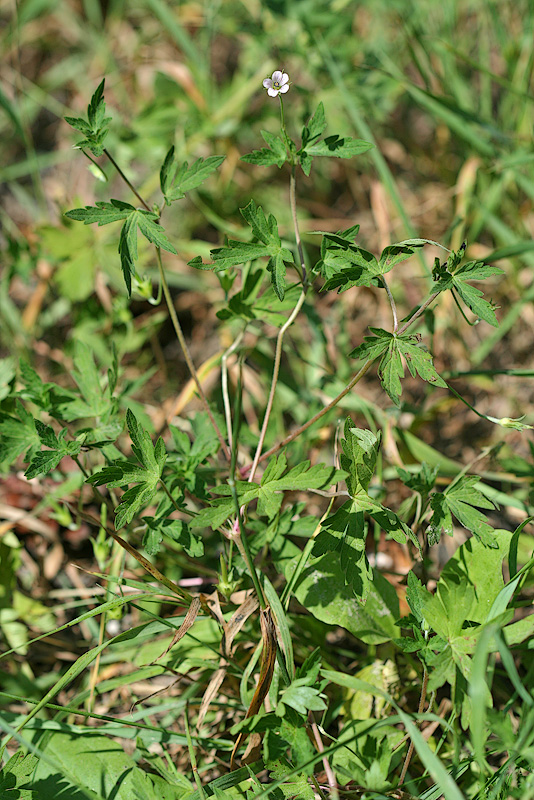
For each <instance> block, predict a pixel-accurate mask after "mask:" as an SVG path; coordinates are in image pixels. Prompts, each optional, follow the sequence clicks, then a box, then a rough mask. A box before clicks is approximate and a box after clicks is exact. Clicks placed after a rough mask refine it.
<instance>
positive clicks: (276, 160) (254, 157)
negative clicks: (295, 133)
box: [241, 131, 287, 168]
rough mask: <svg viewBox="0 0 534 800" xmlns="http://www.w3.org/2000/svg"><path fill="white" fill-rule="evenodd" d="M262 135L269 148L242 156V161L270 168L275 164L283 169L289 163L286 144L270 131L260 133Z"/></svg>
mask: <svg viewBox="0 0 534 800" xmlns="http://www.w3.org/2000/svg"><path fill="white" fill-rule="evenodd" d="M260 133H261V135H262V137H263V139H264V141H265V142H266V143H267V145H268V146H267V147H262V148H261V150H253V151H252V152H251V153H247V154H246V155H244V156H241V161H245V162H246V163H247V164H256V165H257V166H262V167H270V166H273V165H274V164H276V166H277V167H278V168H280V167H282V166H283V164H285V162H286V161H287V150H286V146H285V144H284V142H283V141H282V139H281V138H280V137H279V136H275V135H274V134H272V133H269V132H268V131H260Z"/></svg>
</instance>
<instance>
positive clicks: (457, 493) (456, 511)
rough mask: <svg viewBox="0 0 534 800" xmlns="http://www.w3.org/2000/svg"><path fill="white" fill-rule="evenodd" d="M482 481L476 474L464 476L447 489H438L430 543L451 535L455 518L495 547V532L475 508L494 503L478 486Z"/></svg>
mask: <svg viewBox="0 0 534 800" xmlns="http://www.w3.org/2000/svg"><path fill="white" fill-rule="evenodd" d="M478 481H479V478H478V477H477V476H476V475H464V476H463V477H461V478H460V479H459V480H458V481H455V482H454V483H453V484H452V485H451V486H450V487H449V488H448V489H447V490H446V491H445V492H436V493H434V494H433V495H432V496H431V500H430V507H431V509H432V512H433V513H432V516H431V518H430V522H429V525H428V529H427V536H428V540H429V543H430V544H435V543H436V542H438V541H439V539H440V537H441V535H442V534H444V533H445V534H447V535H448V536H452V534H453V523H452V517H453V516H454V517H456V519H457V520H458V522H460V524H461V525H463V526H464V528H467V530H469V531H471V532H472V533H474V534H475V536H477V537H478V538H479V539H480V540H481V541H482V542H483V543H484V544H485V545H487V546H488V547H495V546H496V539H495V532H494V529H493V527H492V526H491V525H490V524H489V522H488V520H487V518H486V516H485V515H484V514H483V513H482V512H481V511H479V510H478V509H477V508H476V507H477V506H478V507H479V508H487V509H492V508H495V504H494V503H492V502H491V500H488V498H487V497H485V496H484V495H483V494H482V492H480V491H479V490H478V489H475V484H476V483H477V482H478Z"/></svg>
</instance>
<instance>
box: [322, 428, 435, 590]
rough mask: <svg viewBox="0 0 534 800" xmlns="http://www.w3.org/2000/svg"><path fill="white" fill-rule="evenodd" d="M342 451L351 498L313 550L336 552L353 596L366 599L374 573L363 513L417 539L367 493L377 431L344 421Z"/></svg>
mask: <svg viewBox="0 0 534 800" xmlns="http://www.w3.org/2000/svg"><path fill="white" fill-rule="evenodd" d="M341 445H342V449H343V452H342V454H341V458H340V463H341V466H342V468H343V469H344V470H345V471H346V472H347V473H348V477H347V479H346V481H347V489H348V491H349V494H350V495H351V498H352V500H350V501H349V502H347V503H345V504H344V505H342V506H341V508H339V509H338V510H337V511H336V512H335V513H334V514H333V515H332V516H330V517H328V518H327V519H326V520H325V521H324V523H323V526H322V528H321V531H320V533H319V535H318V536H317V539H316V541H315V544H314V547H313V550H312V554H313V555H314V556H321V555H323V554H326V553H337V554H338V555H339V563H340V564H341V568H342V570H343V572H344V575H345V581H346V584H347V585H348V586H350V587H351V588H352V590H353V592H354V594H355V596H356V597H357V598H358V599H359V600H361V601H362V602H365V600H366V599H367V596H368V594H369V590H370V587H371V582H372V579H373V573H372V570H371V568H370V566H369V562H368V561H367V556H366V554H365V541H366V537H367V524H366V522H365V514H368V515H369V516H370V517H372V518H373V519H374V520H375V521H376V522H378V524H379V525H380V526H381V527H382V528H383V529H384V530H385V531H386V533H388V534H389V535H390V536H392V537H393V538H394V539H396V540H397V541H400V542H405V541H406V539H407V538H409V539H410V540H411V541H412V542H413V543H414V544H415V545H416V546H417V547H418V548H419V547H420V546H419V542H418V540H417V537H415V535H414V534H413V532H412V531H411V530H410V528H409V527H408V526H407V525H406V524H405V523H404V522H402V520H401V519H400V518H399V517H398V516H397V515H396V514H395V513H394V512H393V511H391V510H390V509H388V508H385V507H384V506H382V505H381V504H380V503H378V502H377V501H376V500H374V499H373V498H371V497H370V496H369V494H368V489H369V485H370V482H371V479H372V477H373V475H374V472H375V468H376V461H377V458H378V451H379V448H380V435H379V434H378V435H377V434H374V433H373V432H372V431H369V430H361V429H359V428H354V427H352V422H351V420H350V419H347V421H346V422H345V438H344V439H342V440H341Z"/></svg>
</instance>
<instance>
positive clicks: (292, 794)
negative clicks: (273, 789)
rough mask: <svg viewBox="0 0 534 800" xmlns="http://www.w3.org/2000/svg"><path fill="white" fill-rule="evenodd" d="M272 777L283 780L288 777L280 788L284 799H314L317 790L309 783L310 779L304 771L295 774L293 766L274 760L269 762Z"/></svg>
mask: <svg viewBox="0 0 534 800" xmlns="http://www.w3.org/2000/svg"><path fill="white" fill-rule="evenodd" d="M269 770H270V773H271V778H273V779H274V781H277V782H278V781H281V780H284V778H286V776H287V779H286V780H285V781H284V783H282V784H281V785H280V786H279V787H278V789H279V790H280V792H281V794H282V796H283V798H284V800H289V798H293V800H314V797H315V792H314V791H313V787H312V786H310V784H309V783H308V779H307V777H306V775H305V773H304V772H300V773H297V774H295V772H294V770H293V768H292V767H291V766H290V765H289V764H288V763H287V762H285V763H284V762H282V761H281V760H277V761H273V762H272V763H271V764H269Z"/></svg>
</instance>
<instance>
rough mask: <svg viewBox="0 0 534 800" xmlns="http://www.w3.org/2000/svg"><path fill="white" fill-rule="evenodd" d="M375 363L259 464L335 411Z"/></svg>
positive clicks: (356, 376)
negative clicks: (332, 410)
mask: <svg viewBox="0 0 534 800" xmlns="http://www.w3.org/2000/svg"><path fill="white" fill-rule="evenodd" d="M373 361H374V359H371V358H370V359H368V361H366V362H365V364H364V365H363V367H362V368H361V369H360V370H359V371H358V372H357V373H356V375H355V376H354V378H353V379H352V380H351V381H350V383H349V384H348V385H347V386H345V388H344V389H343V391H342V392H340V393H339V394H338V395H337V397H334V399H333V400H331V401H330V403H328V404H327V405H326V406H324V408H322V409H321V410H320V411H318V412H317V414H315V415H314V416H313V417H312V418H311V419H309V420H308V421H307V422H305V423H304V425H301V426H300V427H299V428H296V430H294V431H293V433H290V434H289V436H286V437H285V439H282V441H281V442H278V444H275V445H274V446H273V447H271V449H270V450H267V452H265V453H263V455H262V456H260V457H259V459H258V463H259V462H260V461H265V459H266V458H270V456H272V455H273V454H274V453H277V452H278V451H279V450H281V449H282V447H285V446H286V444H289V443H290V442H292V441H293V440H294V439H296V438H297V437H298V436H300V434H301V433H304V431H306V430H308V428H310V427H311V426H312V425H313V424H314V423H315V422H317V420H319V419H321V417H324V415H325V414H328V412H329V411H331V409H333V408H334V407H335V406H336V405H337V404H338V403H339V401H340V400H342V399H343V398H344V397H345V395H347V394H348V393H349V392H350V390H351V389H353V388H354V387H355V386H356V384H357V383H359V382H360V381H361V379H362V378H363V376H364V375H365V373H366V372H368V371H369V369H370V367H371V364H372V363H373ZM247 469H248V468H247V467H244V469H243V470H242V472H243V473H245V474H246V470H247Z"/></svg>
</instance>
